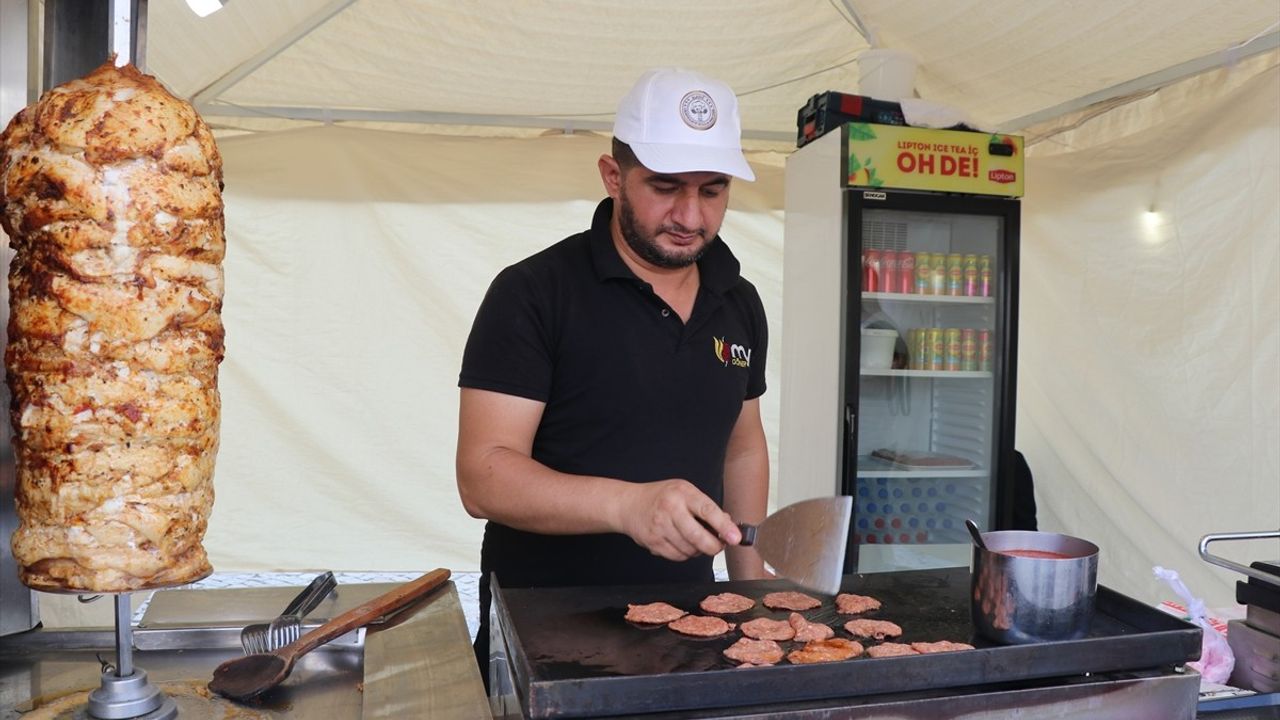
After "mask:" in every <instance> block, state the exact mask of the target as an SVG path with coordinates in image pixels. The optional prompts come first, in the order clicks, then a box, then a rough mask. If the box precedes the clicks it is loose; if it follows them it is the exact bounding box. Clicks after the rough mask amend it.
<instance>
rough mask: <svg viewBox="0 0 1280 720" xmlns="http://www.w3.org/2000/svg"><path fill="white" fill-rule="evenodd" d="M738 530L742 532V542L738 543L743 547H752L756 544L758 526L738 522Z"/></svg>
mask: <svg viewBox="0 0 1280 720" xmlns="http://www.w3.org/2000/svg"><path fill="white" fill-rule="evenodd" d="M738 530H739V531H741V532H742V542H740V543H738V544H739V545H741V546H743V547H751V546H752V545H755V544H756V526H755V525H748V524H746V523H738Z"/></svg>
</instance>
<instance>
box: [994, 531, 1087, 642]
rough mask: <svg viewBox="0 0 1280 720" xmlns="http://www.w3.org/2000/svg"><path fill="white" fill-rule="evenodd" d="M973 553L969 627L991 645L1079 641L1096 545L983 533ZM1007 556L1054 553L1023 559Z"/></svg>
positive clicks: (1054, 535) (1067, 538)
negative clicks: (984, 547)
mask: <svg viewBox="0 0 1280 720" xmlns="http://www.w3.org/2000/svg"><path fill="white" fill-rule="evenodd" d="M982 539H983V541H985V542H986V545H987V549H986V550H983V549H981V548H979V547H976V546H975V547H974V548H973V575H972V584H971V590H972V595H971V599H972V603H970V606H971V608H972V611H973V624H974V627H976V628H977V630H978V632H979V633H980V634H982V635H983V636H985V637H987V638H990V639H992V640H995V641H996V642H1001V643H1009V644H1021V643H1032V642H1042V641H1046V640H1071V639H1076V638H1081V637H1084V636H1085V634H1087V633H1088V632H1089V623H1090V621H1091V620H1092V619H1093V601H1094V596H1095V595H1096V593H1097V589H1098V546H1097V545H1094V544H1093V543H1091V542H1088V541H1086V540H1081V539H1080V538H1075V537H1071V536H1070V535H1059V534H1057V533H1046V532H1031V531H1027V530H1002V531H998V532H985V533H982ZM1009 551H1031V552H1032V553H1054V554H1055V555H1056V556H1055V557H1026V556H1019V555H1011V554H1008V553H1009Z"/></svg>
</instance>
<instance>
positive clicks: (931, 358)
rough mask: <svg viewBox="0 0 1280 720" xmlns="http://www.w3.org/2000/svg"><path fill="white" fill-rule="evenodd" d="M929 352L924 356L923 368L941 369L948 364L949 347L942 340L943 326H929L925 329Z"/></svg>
mask: <svg viewBox="0 0 1280 720" xmlns="http://www.w3.org/2000/svg"><path fill="white" fill-rule="evenodd" d="M925 333H926V338H927V339H926V341H925V342H926V343H927V344H928V346H929V352H928V354H927V355H925V358H924V367H923V368H921V369H922V370H941V369H943V368H944V367H946V365H947V348H946V346H945V345H944V344H943V340H942V328H929V329H928V330H926V331H925Z"/></svg>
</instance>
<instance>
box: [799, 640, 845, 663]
mask: <svg viewBox="0 0 1280 720" xmlns="http://www.w3.org/2000/svg"><path fill="white" fill-rule="evenodd" d="M861 654H862V645H861V644H859V643H856V642H854V641H852V640H845V639H844V638H830V639H827V640H812V641H810V642H807V643H805V645H804V647H802V648H800V649H799V650H792V651H791V652H790V653H788V654H787V659H788V660H790V661H791V662H792V663H793V664H796V665H804V664H807V663H820V662H835V661H837V660H848V659H849V658H856V657H858V656H859V655H861Z"/></svg>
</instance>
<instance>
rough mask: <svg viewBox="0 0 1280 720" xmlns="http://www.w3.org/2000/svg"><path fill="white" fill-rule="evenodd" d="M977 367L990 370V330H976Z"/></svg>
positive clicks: (985, 370) (986, 370)
mask: <svg viewBox="0 0 1280 720" xmlns="http://www.w3.org/2000/svg"><path fill="white" fill-rule="evenodd" d="M978 369H979V370H982V371H984V372H991V331H990V330H988V329H986V328H982V329H980V330H978Z"/></svg>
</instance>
